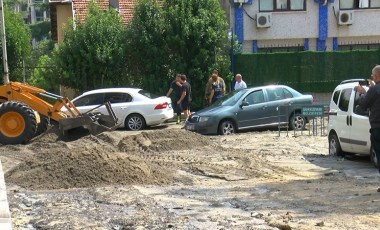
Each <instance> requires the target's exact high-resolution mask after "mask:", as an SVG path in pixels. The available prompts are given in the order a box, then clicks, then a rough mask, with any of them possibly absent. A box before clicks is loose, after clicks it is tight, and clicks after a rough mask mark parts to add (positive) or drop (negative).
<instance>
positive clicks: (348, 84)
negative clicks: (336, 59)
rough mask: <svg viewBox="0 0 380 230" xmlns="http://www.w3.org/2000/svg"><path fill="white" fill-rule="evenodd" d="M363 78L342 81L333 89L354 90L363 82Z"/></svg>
mask: <svg viewBox="0 0 380 230" xmlns="http://www.w3.org/2000/svg"><path fill="white" fill-rule="evenodd" d="M365 80H366V79H364V78H355V79H347V80H344V81H342V82H341V83H340V84H339V85H337V86H336V87H335V89H334V91H335V90H341V89H346V88H354V87H355V86H357V85H358V84H359V81H365Z"/></svg>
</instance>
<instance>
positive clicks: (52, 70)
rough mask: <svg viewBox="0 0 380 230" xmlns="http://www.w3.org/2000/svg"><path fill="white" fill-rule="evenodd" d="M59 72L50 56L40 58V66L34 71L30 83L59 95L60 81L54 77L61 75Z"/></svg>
mask: <svg viewBox="0 0 380 230" xmlns="http://www.w3.org/2000/svg"><path fill="white" fill-rule="evenodd" d="M53 58H54V57H53ZM59 71H60V69H58V68H57V67H56V66H55V62H54V60H53V59H52V57H50V56H48V55H42V56H41V57H40V58H39V60H38V64H37V66H36V67H35V68H34V71H33V73H32V76H31V78H30V79H29V81H28V83H29V84H30V85H33V86H36V87H39V88H41V89H44V90H46V91H49V92H53V93H56V94H59V82H58V79H56V78H54V77H53V76H57V75H59V74H58V72H59Z"/></svg>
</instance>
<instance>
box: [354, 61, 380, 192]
mask: <svg viewBox="0 0 380 230" xmlns="http://www.w3.org/2000/svg"><path fill="white" fill-rule="evenodd" d="M371 78H372V80H373V81H374V82H375V84H373V85H372V84H371V85H370V87H369V89H368V91H367V92H366V91H365V89H364V88H363V87H362V86H361V85H358V86H357V87H355V88H356V90H357V91H358V92H359V94H362V96H361V97H360V98H359V106H360V107H361V108H362V109H364V110H366V109H369V124H370V125H371V129H370V133H371V145H372V148H373V149H374V151H375V153H376V159H377V165H378V168H379V172H380V163H379V159H380V65H377V66H375V67H374V68H373V69H372V75H371ZM378 191H380V189H379V190H378Z"/></svg>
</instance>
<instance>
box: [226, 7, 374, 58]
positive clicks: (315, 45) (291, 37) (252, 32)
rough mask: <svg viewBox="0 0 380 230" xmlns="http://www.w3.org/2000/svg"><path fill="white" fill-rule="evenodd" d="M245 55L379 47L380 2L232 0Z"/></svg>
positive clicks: (234, 22) (233, 20)
mask: <svg viewBox="0 0 380 230" xmlns="http://www.w3.org/2000/svg"><path fill="white" fill-rule="evenodd" d="M230 3H231V12H230V14H231V19H230V20H231V22H230V26H231V29H232V30H233V31H234V33H235V35H236V37H237V39H238V42H239V43H240V44H241V45H242V51H243V53H260V52H283V51H306V50H310V51H337V50H352V49H374V48H376V49H377V48H380V0H230Z"/></svg>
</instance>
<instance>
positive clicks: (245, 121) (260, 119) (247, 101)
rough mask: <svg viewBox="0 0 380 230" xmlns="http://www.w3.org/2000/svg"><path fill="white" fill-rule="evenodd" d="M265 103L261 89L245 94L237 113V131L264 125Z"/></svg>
mask: <svg viewBox="0 0 380 230" xmlns="http://www.w3.org/2000/svg"><path fill="white" fill-rule="evenodd" d="M266 108H267V106H266V103H265V98H264V92H263V90H262V89H259V90H255V91H252V92H250V93H249V94H247V95H246V96H245V97H244V98H243V100H242V104H241V106H240V108H239V109H238V112H237V122H238V126H239V129H245V128H250V127H256V126H260V125H262V124H266V123H267V121H266Z"/></svg>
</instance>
